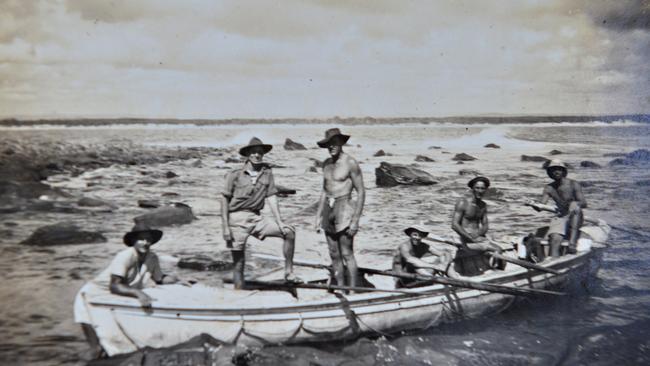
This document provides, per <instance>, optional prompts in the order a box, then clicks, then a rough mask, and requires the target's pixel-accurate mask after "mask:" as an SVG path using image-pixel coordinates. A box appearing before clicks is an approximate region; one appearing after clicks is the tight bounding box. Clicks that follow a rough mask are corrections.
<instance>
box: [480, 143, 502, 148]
mask: <svg viewBox="0 0 650 366" xmlns="http://www.w3.org/2000/svg"><path fill="white" fill-rule="evenodd" d="M483 147H487V148H490V149H500V148H501V146H499V145H497V144H493V143H489V144H487V145H485V146H483Z"/></svg>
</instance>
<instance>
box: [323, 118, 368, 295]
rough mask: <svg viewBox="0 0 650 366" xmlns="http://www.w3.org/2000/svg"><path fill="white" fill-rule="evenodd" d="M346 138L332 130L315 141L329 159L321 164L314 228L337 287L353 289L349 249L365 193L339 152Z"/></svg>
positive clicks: (349, 160)
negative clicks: (320, 234)
mask: <svg viewBox="0 0 650 366" xmlns="http://www.w3.org/2000/svg"><path fill="white" fill-rule="evenodd" d="M349 138H350V136H349V135H344V134H342V133H341V131H340V130H339V129H338V128H332V129H329V130H327V131H326V132H325V138H324V139H323V140H320V141H318V146H320V147H321V148H327V150H328V151H329V154H330V157H329V158H328V159H327V160H325V162H324V163H323V192H322V194H321V197H320V201H319V202H318V209H317V211H316V222H315V225H314V226H315V229H316V231H318V232H320V229H321V228H322V229H323V230H324V231H325V238H326V239H327V245H328V247H329V252H330V257H331V259H332V266H333V268H334V278H335V279H336V282H337V284H338V285H341V286H346V285H347V286H352V287H355V286H357V283H358V270H357V262H356V260H355V259H354V252H353V248H352V245H353V241H354V235H355V234H356V233H357V231H358V230H359V218H360V217H361V211H362V210H363V203H364V201H365V199H366V190H365V187H364V186H363V177H362V176H361V169H360V168H359V164H358V163H357V161H356V160H354V158H353V157H351V156H350V155H348V154H346V153H344V152H343V145H345V143H346V142H347V141H348V139H349ZM353 189H354V190H356V191H357V201H356V203H355V202H354V201H353V200H352V190H353ZM346 268H347V275H348V277H347V278H348V282H347V283H346V281H345V274H346V272H345V269H346Z"/></svg>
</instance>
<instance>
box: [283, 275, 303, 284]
mask: <svg viewBox="0 0 650 366" xmlns="http://www.w3.org/2000/svg"><path fill="white" fill-rule="evenodd" d="M284 280H285V281H286V282H291V283H304V282H305V281H303V280H302V279H301V278H300V277H298V276H296V275H295V274H293V273H287V274H285V275H284Z"/></svg>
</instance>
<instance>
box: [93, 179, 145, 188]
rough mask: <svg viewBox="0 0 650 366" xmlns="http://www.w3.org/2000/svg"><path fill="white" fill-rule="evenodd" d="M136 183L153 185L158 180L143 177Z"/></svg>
mask: <svg viewBox="0 0 650 366" xmlns="http://www.w3.org/2000/svg"><path fill="white" fill-rule="evenodd" d="M135 184H142V185H145V186H153V185H155V184H156V181H154V180H151V179H143V180H139V181H137V182H135ZM89 187H90V186H89Z"/></svg>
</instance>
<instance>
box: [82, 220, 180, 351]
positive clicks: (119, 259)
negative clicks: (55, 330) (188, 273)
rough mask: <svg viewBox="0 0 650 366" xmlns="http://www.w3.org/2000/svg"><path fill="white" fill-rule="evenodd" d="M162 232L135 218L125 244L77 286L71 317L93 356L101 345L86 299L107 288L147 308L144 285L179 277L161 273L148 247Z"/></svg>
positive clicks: (149, 306)
mask: <svg viewBox="0 0 650 366" xmlns="http://www.w3.org/2000/svg"><path fill="white" fill-rule="evenodd" d="M162 235H163V233H162V231H160V230H154V229H150V228H149V227H147V226H146V225H145V224H143V223H139V222H136V224H135V226H134V227H133V229H131V231H130V232H128V233H126V234H125V235H124V238H123V239H122V241H123V242H124V244H125V245H126V246H127V247H128V248H126V249H124V250H122V251H120V252H119V253H117V255H116V256H115V258H113V261H112V262H111V264H110V266H109V267H108V268H106V269H105V270H104V271H103V272H102V273H100V274H99V275H98V276H97V277H96V278H95V279H93V280H92V281H90V282H88V283H87V284H86V285H84V287H82V288H81V290H79V293H78V294H77V297H76V298H75V303H74V317H75V322H77V323H81V327H82V330H83V332H84V334H85V336H86V338H87V339H88V343H89V344H90V345H91V353H92V355H91V356H92V358H96V357H98V356H99V353H100V352H101V347H100V345H99V341H98V339H97V335H96V334H95V331H94V330H93V327H92V325H91V324H92V322H91V318H90V315H89V314H88V308H87V305H86V301H88V300H87V299H89V298H91V297H93V296H94V295H103V294H105V293H106V292H107V291H110V292H111V293H112V294H115V295H121V296H129V297H135V298H136V299H138V301H139V302H140V304H141V305H142V307H143V308H145V309H149V308H151V302H152V300H153V299H152V298H151V297H150V296H149V295H147V294H146V293H145V292H144V291H143V289H144V288H146V287H153V286H155V285H157V284H158V285H161V284H172V283H177V282H178V281H179V280H178V278H177V277H176V276H173V275H167V274H164V273H163V272H162V271H161V270H160V263H159V261H158V256H157V255H156V254H155V253H154V252H152V251H151V250H150V247H151V246H152V245H154V244H156V243H157V242H158V241H159V240H160V238H161V237H162Z"/></svg>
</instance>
